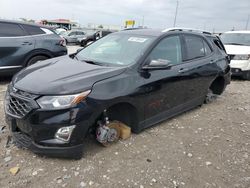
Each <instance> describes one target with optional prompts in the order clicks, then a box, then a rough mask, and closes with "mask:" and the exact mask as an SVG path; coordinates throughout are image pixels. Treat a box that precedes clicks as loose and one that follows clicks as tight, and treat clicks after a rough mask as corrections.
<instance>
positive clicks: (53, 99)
mask: <svg viewBox="0 0 250 188" xmlns="http://www.w3.org/2000/svg"><path fill="white" fill-rule="evenodd" d="M89 93H90V90H88V91H85V92H83V93H79V94H75V95H63V96H43V97H41V98H39V99H38V100H37V103H38V104H39V106H40V107H41V108H43V109H65V108H69V107H72V106H75V105H77V104H78V103H80V102H81V101H83V100H84V99H85V98H86V97H87V96H88V95H89Z"/></svg>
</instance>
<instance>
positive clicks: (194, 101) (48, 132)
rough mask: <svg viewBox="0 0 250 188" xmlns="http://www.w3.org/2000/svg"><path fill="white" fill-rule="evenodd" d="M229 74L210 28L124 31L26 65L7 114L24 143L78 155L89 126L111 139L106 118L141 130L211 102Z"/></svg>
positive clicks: (13, 87) (52, 152) (51, 152)
mask: <svg viewBox="0 0 250 188" xmlns="http://www.w3.org/2000/svg"><path fill="white" fill-rule="evenodd" d="M45 75H46V76H45ZM230 76H231V73H230V67H229V59H228V56H227V54H226V53H225V50H224V47H223V44H222V43H221V41H220V39H219V38H217V37H216V36H213V35H211V34H209V33H205V32H198V31H186V30H185V29H172V30H164V31H159V30H151V29H143V30H128V31H121V32H117V33H113V34H110V35H108V36H106V37H104V38H102V39H100V40H98V41H96V42H95V43H92V44H91V45H89V46H87V47H86V48H84V49H82V50H81V51H79V52H78V53H76V54H71V55H69V56H63V57H59V58H54V59H50V60H46V61H43V62H41V63H36V64H35V65H32V66H29V67H27V68H26V69H24V70H22V71H20V72H19V73H18V74H17V75H16V76H14V77H13V80H12V82H11V83H10V85H9V87H8V90H7V93H6V99H5V112H6V120H7V123H8V124H9V126H10V130H11V131H12V133H13V137H14V140H15V141H16V143H18V144H19V145H21V146H24V147H26V148H30V149H31V150H32V151H33V152H35V153H38V154H47V155H54V156H59V157H75V158H77V157H79V156H81V154H82V148H83V145H84V137H85V136H86V135H88V134H89V133H90V132H93V133H94V132H95V130H96V129H97V130H98V131H96V132H97V135H96V136H97V138H98V141H105V140H104V139H107V138H108V140H107V141H108V142H111V141H113V140H114V139H113V138H114V137H115V136H116V132H115V130H114V129H112V128H110V127H109V126H107V124H110V122H114V121H116V122H121V123H123V124H125V125H127V126H129V127H131V129H132V131H133V132H135V133H139V132H140V131H142V130H143V129H145V128H147V127H150V126H151V125H154V124H156V123H158V122H160V121H163V120H165V119H167V118H170V117H172V116H174V115H177V114H180V113H182V112H185V111H187V110H190V109H192V108H195V107H197V106H199V105H202V104H203V103H204V102H210V101H212V100H213V99H214V97H215V96H216V95H220V94H222V92H223V91H224V89H225V87H226V85H227V84H229V83H230ZM104 120H105V121H104ZM100 121H101V122H100ZM111 130H112V131H111ZM100 137H101V138H100ZM101 139H103V140H101Z"/></svg>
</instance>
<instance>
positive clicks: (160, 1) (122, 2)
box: [0, 0, 250, 31]
mask: <svg viewBox="0 0 250 188" xmlns="http://www.w3.org/2000/svg"><path fill="white" fill-rule="evenodd" d="M175 8H176V0H92V1H91V0H42V1H41V0H0V18H5V19H17V18H23V17H24V18H30V19H35V20H39V19H56V18H69V19H75V20H78V21H79V22H80V23H81V24H82V25H87V24H88V23H96V24H110V25H123V24H124V21H125V20H127V19H133V20H136V23H137V24H141V23H142V19H143V16H144V23H145V25H146V26H148V27H151V28H167V27H172V26H173V22H174V14H175ZM249 14H250V1H249V0H237V1H235V0H209V1H201V0H179V9H178V15H177V22H176V24H177V26H179V27H192V28H199V29H205V30H209V31H212V30H213V29H214V30H215V31H226V30H231V29H232V28H233V27H234V28H235V29H238V30H240V29H245V26H246V22H247V18H248V15H249ZM248 29H250V23H249V26H248Z"/></svg>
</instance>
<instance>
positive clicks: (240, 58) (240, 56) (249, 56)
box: [233, 55, 250, 60]
mask: <svg viewBox="0 0 250 188" xmlns="http://www.w3.org/2000/svg"><path fill="white" fill-rule="evenodd" d="M249 59H250V55H235V56H234V57H233V60H249Z"/></svg>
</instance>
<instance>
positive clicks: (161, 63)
mask: <svg viewBox="0 0 250 188" xmlns="http://www.w3.org/2000/svg"><path fill="white" fill-rule="evenodd" d="M171 67H172V64H171V62H170V61H169V60H164V59H158V60H152V61H150V63H149V64H148V65H145V66H143V67H142V69H143V70H162V69H170V68H171Z"/></svg>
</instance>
